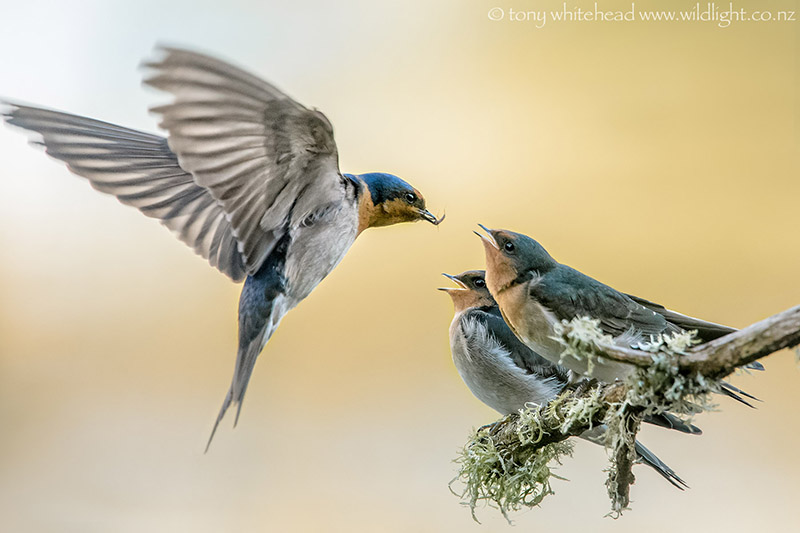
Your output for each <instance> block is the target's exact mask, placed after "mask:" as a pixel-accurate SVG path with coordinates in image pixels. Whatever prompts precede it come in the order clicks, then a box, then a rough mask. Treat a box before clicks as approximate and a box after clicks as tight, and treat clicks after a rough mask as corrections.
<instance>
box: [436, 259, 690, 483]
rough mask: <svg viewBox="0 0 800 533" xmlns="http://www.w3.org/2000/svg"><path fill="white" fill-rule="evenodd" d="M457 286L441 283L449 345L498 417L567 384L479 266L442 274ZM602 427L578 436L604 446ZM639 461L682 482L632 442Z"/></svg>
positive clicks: (671, 419)
mask: <svg viewBox="0 0 800 533" xmlns="http://www.w3.org/2000/svg"><path fill="white" fill-rule="evenodd" d="M444 276H446V277H447V278H449V279H451V280H452V281H453V282H455V283H456V285H458V287H456V288H445V287H442V288H440V289H439V290H442V291H445V292H447V293H448V294H449V295H450V297H451V298H452V300H453V307H454V311H455V316H454V317H453V321H452V323H451V324H450V349H451V351H452V355H453V362H454V363H455V366H456V369H457V370H458V373H459V375H460V376H461V379H463V380H464V383H466V385H467V387H468V388H469V389H470V391H472V393H473V394H474V395H475V397H476V398H478V399H479V400H481V401H482V402H483V403H485V404H486V405H488V406H489V407H491V408H492V409H494V410H495V411H497V412H499V413H500V414H502V415H507V414H510V413H516V412H517V411H518V410H520V409H522V408H524V407H525V406H526V404H529V403H532V404H536V405H545V404H547V403H548V402H549V401H550V400H552V399H554V398H555V397H556V396H558V394H560V393H561V392H562V391H563V390H564V389H565V388H566V387H568V386H572V385H574V384H572V383H571V372H570V371H569V370H567V369H566V368H564V367H563V366H560V365H555V364H553V363H551V362H549V361H548V360H547V359H545V358H543V357H542V356H540V355H539V354H537V353H536V352H534V351H533V350H531V349H530V348H528V347H527V346H525V345H524V344H523V343H522V342H520V340H519V339H517V337H516V336H515V335H514V333H513V332H512V331H511V329H510V328H509V327H508V325H507V324H506V323H505V321H504V320H503V318H502V316H501V313H500V309H499V308H498V306H497V303H496V302H495V300H494V298H493V297H492V295H491V294H490V292H489V290H488V289H487V287H486V280H485V273H484V271H482V270H469V271H467V272H463V273H461V274H459V275H457V276H452V275H450V274H444ZM645 421H646V422H649V423H652V424H655V425H659V426H663V427H667V428H671V429H676V430H679V431H682V432H684V433H692V434H700V433H701V431H700V429H699V428H697V427H695V426H693V425H691V424H686V423H685V422H683V421H682V420H680V419H679V418H677V417H675V416H673V415H671V414H669V413H663V414H660V415H655V416H651V417H648V418H647V419H646V420H645ZM604 436H605V428H604V427H602V426H601V427H599V428H595V429H593V430H589V431H587V432H585V433H584V434H583V435H581V438H583V439H585V440H588V441H590V442H593V443H595V444H600V445H604ZM635 448H636V452H637V454H638V456H639V459H640V460H641V461H643V462H644V463H646V464H647V465H649V466H651V467H652V468H654V469H655V470H656V471H657V472H658V473H659V474H661V475H662V476H663V477H664V478H665V479H667V481H669V482H670V483H672V484H673V485H675V486H676V487H678V488H681V485H683V486H686V484H685V483H684V482H683V480H682V479H680V478H679V477H678V476H677V474H675V472H674V471H673V470H672V469H671V468H670V467H668V466H667V465H666V464H664V463H663V462H662V461H661V460H660V459H659V458H658V457H657V456H656V455H655V454H653V453H652V452H651V451H650V450H648V449H647V448H645V447H644V446H643V445H642V444H641V443H640V442H638V441H637V442H636V445H635Z"/></svg>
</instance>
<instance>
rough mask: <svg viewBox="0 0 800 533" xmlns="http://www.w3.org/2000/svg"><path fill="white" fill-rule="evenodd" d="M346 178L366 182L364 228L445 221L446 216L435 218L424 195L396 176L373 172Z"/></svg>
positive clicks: (361, 206)
mask: <svg viewBox="0 0 800 533" xmlns="http://www.w3.org/2000/svg"><path fill="white" fill-rule="evenodd" d="M347 177H349V178H351V179H355V180H357V181H359V182H361V183H362V184H363V185H364V194H363V197H362V198H363V200H362V202H361V205H360V206H359V211H360V226H361V229H362V230H364V229H366V228H371V227H377V226H389V225H391V224H398V223H400V222H416V221H417V220H427V221H428V222H430V223H431V224H433V225H438V224H440V223H441V222H442V220H444V215H443V216H441V217H440V218H436V216H434V215H433V213H431V212H430V211H428V210H427V209H426V207H425V198H424V197H423V196H422V194H421V193H420V192H419V191H418V190H417V189H415V188H414V187H412V186H411V185H409V184H408V183H407V182H405V181H404V180H402V179H400V178H398V177H397V176H394V175H392V174H385V173H382V172H370V173H367V174H359V175H357V176H353V175H351V174H348V175H347Z"/></svg>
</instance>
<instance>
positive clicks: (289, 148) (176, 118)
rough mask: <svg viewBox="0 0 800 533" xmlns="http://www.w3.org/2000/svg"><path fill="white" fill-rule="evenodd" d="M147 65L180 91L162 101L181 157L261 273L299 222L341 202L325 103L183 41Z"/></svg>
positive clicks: (249, 266)
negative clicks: (317, 105)
mask: <svg viewBox="0 0 800 533" xmlns="http://www.w3.org/2000/svg"><path fill="white" fill-rule="evenodd" d="M161 53H162V57H161V58H160V59H159V60H157V61H154V62H150V63H147V64H146V65H145V66H146V67H147V68H148V69H150V70H151V71H152V74H151V75H150V76H148V77H147V78H146V80H145V83H147V84H148V85H150V86H152V87H155V88H158V89H161V90H164V91H167V92H169V93H171V94H172V95H173V96H174V100H173V101H172V103H170V104H167V105H163V106H159V107H156V108H154V109H153V111H154V112H156V113H157V114H159V115H161V123H160V125H161V127H162V128H164V129H166V130H167V131H168V132H169V138H168V142H169V146H170V148H171V149H172V151H173V152H175V154H177V157H178V161H179V163H180V166H181V167H182V168H184V169H186V170H187V171H188V172H190V173H191V174H192V176H193V177H194V180H195V182H197V184H198V185H200V186H201V187H204V188H206V189H207V190H208V191H209V192H210V194H211V196H213V198H214V199H215V200H216V201H217V202H218V203H219V204H220V205H221V206H222V208H223V210H224V211H225V213H226V215H227V217H228V220H229V221H230V225H231V227H232V229H233V232H234V234H235V235H236V238H237V239H238V240H239V243H240V251H241V253H242V256H243V259H244V264H245V270H246V272H247V273H248V274H250V275H253V274H255V273H256V272H257V271H258V269H259V267H260V266H261V265H262V264H263V263H264V260H265V259H266V258H267V256H268V255H269V254H270V252H271V251H272V250H273V248H274V247H275V245H276V244H277V243H278V241H279V240H280V238H281V237H282V236H283V235H284V234H285V233H286V232H287V231H288V230H289V228H292V227H298V226H300V225H301V224H302V223H303V221H305V220H307V219H308V218H309V217H313V216H314V215H315V214H316V213H319V212H320V211H322V210H324V209H326V208H327V207H328V206H330V205H335V204H337V203H338V202H341V201H342V197H343V194H344V192H343V187H342V185H341V183H342V182H341V180H342V179H343V178H342V177H341V175H340V173H339V167H338V153H337V150H336V143H335V142H334V139H333V128H332V127H331V124H330V122H329V121H328V119H327V118H326V117H325V115H323V114H322V113H320V112H319V111H315V110H310V109H307V108H306V107H304V106H302V105H301V104H299V103H297V102H295V101H294V100H292V99H291V98H289V97H288V96H286V95H285V94H284V93H282V92H281V91H280V90H278V89H277V88H275V87H273V86H272V85H270V84H269V83H267V82H265V81H263V80H261V79H259V78H257V77H256V76H253V75H252V74H249V73H247V72H245V71H243V70H241V69H239V68H237V67H234V66H232V65H230V64H228V63H225V62H223V61H220V60H218V59H215V58H212V57H209V56H206V55H202V54H198V53H195V52H190V51H187V50H180V49H175V48H163V49H161Z"/></svg>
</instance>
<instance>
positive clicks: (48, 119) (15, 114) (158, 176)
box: [4, 103, 245, 281]
mask: <svg viewBox="0 0 800 533" xmlns="http://www.w3.org/2000/svg"><path fill="white" fill-rule="evenodd" d="M6 106H7V109H6V110H5V111H4V115H5V118H6V121H7V122H8V123H9V124H12V125H14V126H18V127H20V128H24V129H26V130H30V131H33V132H36V133H38V134H39V135H41V141H34V144H40V145H42V146H44V148H45V151H46V152H47V153H48V154H49V155H51V156H52V157H54V158H56V159H59V160H61V161H63V162H65V163H66V164H67V166H68V167H69V169H70V170H71V171H72V172H74V173H75V174H77V175H79V176H82V177H84V178H86V179H88V180H89V183H91V185H92V187H94V188H95V189H97V190H99V191H101V192H104V193H107V194H111V195H113V196H116V197H117V199H118V200H119V201H120V202H122V203H123V204H127V205H131V206H133V207H135V208H137V209H139V211H141V212H142V213H144V214H145V215H147V216H149V217H153V218H156V219H158V220H160V221H161V223H162V224H164V225H165V226H167V227H168V228H169V229H171V230H172V231H173V232H175V234H176V235H177V236H178V238H180V239H181V240H182V241H183V242H185V243H186V244H188V245H189V246H191V247H192V248H193V249H194V251H195V252H196V253H197V254H199V255H201V256H202V257H204V258H206V259H207V260H208V262H209V263H210V264H211V266H214V267H216V268H218V269H219V270H220V271H222V272H223V273H224V274H226V275H227V276H228V277H230V278H231V279H233V280H234V281H241V280H242V279H243V278H244V276H245V265H244V258H243V256H242V254H241V253H240V252H239V241H238V240H237V238H236V236H235V234H234V231H233V228H232V227H231V224H230V222H229V221H228V218H227V214H226V213H225V211H224V210H223V208H222V206H221V205H220V204H219V203H218V202H217V200H216V199H215V198H214V197H213V196H212V195H211V193H210V191H209V190H208V189H206V188H205V187H202V186H200V185H198V184H197V183H196V182H195V181H194V179H193V177H192V175H191V174H190V173H189V172H187V171H186V170H185V169H183V168H182V167H181V166H180V164H179V162H178V158H177V156H176V155H175V153H174V152H172V150H170V148H169V146H168V145H167V140H166V139H165V138H164V137H161V136H158V135H152V134H150V133H144V132H141V131H137V130H134V129H131V128H125V127H122V126H117V125H115V124H109V123H107V122H102V121H99V120H93V119H90V118H85V117H80V116H76V115H70V114H67V113H61V112H58V111H51V110H48V109H42V108H38V107H32V106H26V105H21V104H14V103H6Z"/></svg>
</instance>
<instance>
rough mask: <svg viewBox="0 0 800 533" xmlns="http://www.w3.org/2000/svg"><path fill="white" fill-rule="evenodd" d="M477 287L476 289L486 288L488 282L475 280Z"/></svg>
mask: <svg viewBox="0 0 800 533" xmlns="http://www.w3.org/2000/svg"><path fill="white" fill-rule="evenodd" d="M475 286H476V287H485V286H486V282H485V281H483V280H482V279H476V280H475Z"/></svg>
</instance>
